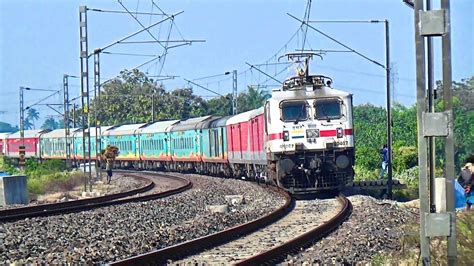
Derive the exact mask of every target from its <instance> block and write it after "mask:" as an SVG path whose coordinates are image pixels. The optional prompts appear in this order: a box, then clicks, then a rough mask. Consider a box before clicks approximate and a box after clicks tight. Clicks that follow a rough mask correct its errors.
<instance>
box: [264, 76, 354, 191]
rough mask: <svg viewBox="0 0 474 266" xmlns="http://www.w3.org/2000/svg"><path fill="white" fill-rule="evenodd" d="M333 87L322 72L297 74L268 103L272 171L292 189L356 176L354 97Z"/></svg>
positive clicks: (329, 186) (327, 185)
mask: <svg viewBox="0 0 474 266" xmlns="http://www.w3.org/2000/svg"><path fill="white" fill-rule="evenodd" d="M331 85H332V79H330V78H328V77H325V76H321V75H314V76H310V75H306V76H302V75H299V76H296V77H292V78H289V79H287V80H286V81H285V82H284V83H283V86H282V87H281V88H279V89H276V90H273V91H272V97H271V98H270V99H269V100H268V101H267V103H266V105H265V122H266V133H267V145H266V147H265V148H266V153H267V161H268V175H269V177H270V178H271V179H273V180H274V181H275V182H276V183H277V184H278V185H279V186H280V187H283V188H285V189H287V190H289V191H290V192H292V193H305V192H314V191H319V190H338V189H341V188H342V187H344V186H346V185H348V184H350V183H351V182H352V180H353V176H354V171H353V165H354V135H353V123H352V95H351V94H349V93H347V92H344V91H340V90H336V89H333V88H331Z"/></svg>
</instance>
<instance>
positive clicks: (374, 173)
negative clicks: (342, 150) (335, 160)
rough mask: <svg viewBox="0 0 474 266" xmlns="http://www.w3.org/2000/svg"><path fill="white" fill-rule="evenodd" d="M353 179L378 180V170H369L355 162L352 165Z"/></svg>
mask: <svg viewBox="0 0 474 266" xmlns="http://www.w3.org/2000/svg"><path fill="white" fill-rule="evenodd" d="M354 172H355V176H354V180H355V181H361V180H378V179H379V176H380V171H379V170H369V169H367V168H365V167H363V166H361V165H359V164H356V165H355V167H354Z"/></svg>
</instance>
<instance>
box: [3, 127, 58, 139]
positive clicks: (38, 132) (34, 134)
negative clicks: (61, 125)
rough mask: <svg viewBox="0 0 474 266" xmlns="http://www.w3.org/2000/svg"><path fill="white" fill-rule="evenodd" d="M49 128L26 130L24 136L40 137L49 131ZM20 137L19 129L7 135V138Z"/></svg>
mask: <svg viewBox="0 0 474 266" xmlns="http://www.w3.org/2000/svg"><path fill="white" fill-rule="evenodd" d="M49 131H50V130H49V129H36V130H25V131H24V137H25V138H38V137H39V136H40V135H41V134H42V133H45V132H49ZM19 138H20V131H17V132H15V133H13V134H11V135H9V136H8V137H7V139H19Z"/></svg>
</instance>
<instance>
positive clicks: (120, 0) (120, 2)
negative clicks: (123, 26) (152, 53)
mask: <svg viewBox="0 0 474 266" xmlns="http://www.w3.org/2000/svg"><path fill="white" fill-rule="evenodd" d="M117 1H118V2H119V4H120V5H121V6H122V7H123V8H124V9H125V10H126V11H127V12H128V13H129V14H130V16H132V18H133V19H134V20H135V21H136V22H137V23H138V24H140V26H142V28H143V29H146V28H147V27H145V25H143V24H142V23H141V22H140V20H138V19H137V18H136V17H135V16H134V15H133V14H132V13H130V11H129V10H128V9H127V7H126V6H125V5H124V4H122V0H117ZM167 17H168V18H170V17H169V16H167ZM173 18H174V16H173ZM146 32H148V34H149V35H150V36H151V37H152V38H153V39H154V40H155V41H157V42H158V44H160V45H161V47H163V48H165V46H164V45H163V44H161V43H160V41H159V40H158V39H157V38H156V37H155V35H153V34H152V33H151V32H150V30H148V29H146ZM165 49H166V48H165Z"/></svg>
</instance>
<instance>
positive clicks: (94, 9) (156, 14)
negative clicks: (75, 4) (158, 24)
mask: <svg viewBox="0 0 474 266" xmlns="http://www.w3.org/2000/svg"><path fill="white" fill-rule="evenodd" d="M87 10H90V11H94V12H102V13H116V14H128V12H126V11H119V10H103V9H98V8H88V9H87ZM135 14H138V15H150V16H164V15H165V14H161V13H150V12H138V13H135Z"/></svg>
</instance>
